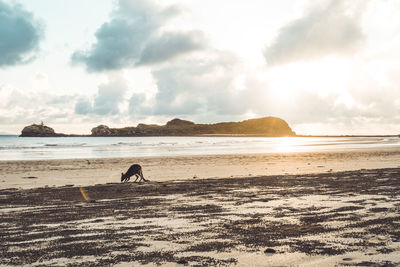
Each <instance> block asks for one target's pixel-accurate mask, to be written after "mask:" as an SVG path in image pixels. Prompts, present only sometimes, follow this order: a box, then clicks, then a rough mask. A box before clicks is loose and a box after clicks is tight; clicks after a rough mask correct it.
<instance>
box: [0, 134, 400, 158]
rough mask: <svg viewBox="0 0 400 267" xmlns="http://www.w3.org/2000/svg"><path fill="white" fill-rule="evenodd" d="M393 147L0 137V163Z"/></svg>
mask: <svg viewBox="0 0 400 267" xmlns="http://www.w3.org/2000/svg"><path fill="white" fill-rule="evenodd" d="M384 147H397V148H400V138H399V137H169V136H168V137H18V136H17V135H0V160H2V161H4V160H42V159H72V158H119V157H143V156H183V155H212V154H235V153H244V154H249V153H289V152H307V151H310V152H311V151H332V150H354V149H371V148H376V149H379V148H384Z"/></svg>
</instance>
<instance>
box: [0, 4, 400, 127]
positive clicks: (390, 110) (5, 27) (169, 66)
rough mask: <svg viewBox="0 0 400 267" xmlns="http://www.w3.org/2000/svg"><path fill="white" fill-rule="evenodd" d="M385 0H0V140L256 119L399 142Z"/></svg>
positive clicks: (398, 59)
mask: <svg viewBox="0 0 400 267" xmlns="http://www.w3.org/2000/svg"><path fill="white" fill-rule="evenodd" d="M399 13H400V1H398V0H318V1H312V0H280V1H275V0H243V1H241V0H237V1H232V0H201V1H196V0H171V1H169V0H159V1H150V0H114V1H111V0H110V1H98V0H85V1H79V0H69V1H61V0H29V1H28V0H25V1H23V0H18V1H17V0H0V133H3V134H4V133H15V134H17V133H19V132H20V131H21V129H22V128H23V126H25V125H28V124H32V123H40V122H41V121H43V122H44V123H45V124H46V125H49V126H51V127H53V128H54V129H55V130H56V131H57V132H64V133H90V129H91V128H93V127H95V126H97V125H99V124H107V125H109V126H111V127H123V126H136V124H138V123H139V122H144V123H159V124H164V123H165V122H166V121H167V120H170V119H172V118H176V117H178V118H183V119H189V120H192V121H195V122H198V123H212V122H218V121H239V120H243V119H248V118H256V117H263V116H277V117H281V118H283V119H285V120H286V121H287V122H288V123H289V125H290V126H291V127H292V128H293V129H294V130H295V131H296V132H297V133H299V134H399V133H400V20H399V19H398V14H399Z"/></svg>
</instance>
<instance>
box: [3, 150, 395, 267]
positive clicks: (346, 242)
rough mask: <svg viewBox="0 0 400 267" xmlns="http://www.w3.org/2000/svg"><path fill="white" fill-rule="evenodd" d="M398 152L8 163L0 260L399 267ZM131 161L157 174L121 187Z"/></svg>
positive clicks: (73, 263)
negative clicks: (121, 180) (149, 180)
mask: <svg viewBox="0 0 400 267" xmlns="http://www.w3.org/2000/svg"><path fill="white" fill-rule="evenodd" d="M399 157H400V152H399V151H396V150H385V151H354V152H334V153H327V152H324V153H322V152H320V153H297V154H268V155H225V156H195V157H168V158H138V159H101V160H89V161H86V160H60V161H59V160H54V161H29V162H28V161H25V162H1V163H0V167H1V179H0V180H3V181H4V182H2V184H3V185H2V187H3V189H1V190H0V243H1V244H2V245H1V246H0V265H17V266H20V265H30V266H41V265H42V266H48V265H52V266H53V265H54V266H65V265H68V264H70V265H71V266H76V265H80V266H93V265H98V266H105V265H116V266H132V265H138V264H148V265H159V264H163V265H170V266H177V265H178V266H179V265H181V266H184V265H191V266H204V265H232V266H234V265H237V266H249V265H252V266H282V265H284V266H288V265H300V266H301V265H303V266H335V265H336V266H398V265H400V253H399V252H400V215H399V214H400V213H399V211H400V198H399V195H400V168H397V167H399V163H400V161H399ZM134 162H137V163H140V164H142V165H143V168H144V171H145V175H146V177H147V178H150V179H151V180H152V181H151V182H149V183H141V184H139V183H126V184H121V183H118V181H119V179H120V175H119V173H120V171H121V170H122V169H123V170H125V169H126V168H127V166H129V165H130V164H131V163H134ZM89 163H90V164H89ZM372 168H373V169H372ZM381 168H385V169H381ZM331 169H332V170H331ZM354 169H356V170H355V171H350V170H354ZM367 169H368V170H367ZM343 170H346V171H343ZM338 171H340V172H338ZM317 172H319V173H317ZM284 173H292V174H293V175H288V174H284ZM310 173H312V174H310ZM249 174H252V176H249ZM266 174H268V175H270V176H265V175H266ZM277 174H280V175H277ZM194 175H196V176H197V178H195V179H193V176H194ZM93 176H95V177H93ZM230 176H233V177H230ZM29 177H30V178H29ZM32 177H37V178H32ZM207 177H218V179H211V178H208V179H205V178H207ZM224 177H225V178H224ZM13 179H14V180H16V181H14V182H13ZM21 181H22V182H21ZM107 182H108V183H107ZM35 183H36V184H35ZM53 184H54V185H65V184H75V186H73V185H67V186H61V187H41V188H37V186H45V185H49V186H52V185H53ZM89 184H91V185H89ZM94 184H98V185H94ZM76 185H86V186H85V187H77V186H76ZM10 187H17V188H10ZM18 187H20V188H18ZM5 188H8V189H5ZM28 188H32V189H28Z"/></svg>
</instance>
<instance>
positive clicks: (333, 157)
mask: <svg viewBox="0 0 400 267" xmlns="http://www.w3.org/2000/svg"><path fill="white" fill-rule="evenodd" d="M134 163H139V164H140V165H142V167H143V173H144V175H145V177H146V178H147V179H150V180H151V181H155V182H166V181H175V180H187V179H190V180H192V179H206V178H230V177H231V178H233V177H252V176H265V175H284V174H310V173H324V172H338V171H350V170H360V169H377V168H397V167H400V149H398V148H387V149H383V148H380V149H379V150H373V149H364V150H362V149H358V150H354V151H348V150H347V151H326V152H298V153H275V154H274V153H269V154H231V155H195V156H170V157H140V158H139V157H138V158H103V159H65V160H25V161H23V160H19V161H0V189H5V188H23V189H28V188H35V187H44V186H64V185H74V186H91V185H95V184H105V183H113V182H114V183H115V182H120V179H121V172H126V170H127V169H128V168H129V166H130V165H131V164H134Z"/></svg>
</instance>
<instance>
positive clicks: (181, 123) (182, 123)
mask: <svg viewBox="0 0 400 267" xmlns="http://www.w3.org/2000/svg"><path fill="white" fill-rule="evenodd" d="M194 124H195V123H194V122H192V121H186V120H181V119H173V120H170V121H169V122H167V124H166V125H165V126H167V127H185V126H193V125H194Z"/></svg>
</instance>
